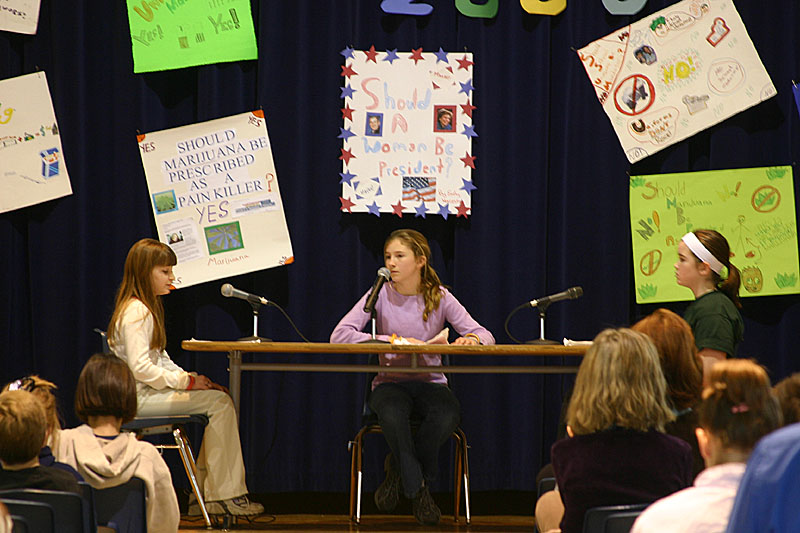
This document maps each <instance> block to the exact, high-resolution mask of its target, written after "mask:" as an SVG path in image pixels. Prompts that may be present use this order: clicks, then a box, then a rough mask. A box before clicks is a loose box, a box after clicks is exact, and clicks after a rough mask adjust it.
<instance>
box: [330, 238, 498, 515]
mask: <svg viewBox="0 0 800 533" xmlns="http://www.w3.org/2000/svg"><path fill="white" fill-rule="evenodd" d="M383 250H384V254H383V257H384V263H385V265H386V268H388V269H389V271H390V272H391V276H392V280H391V282H390V283H387V284H386V285H385V287H384V288H383V290H381V292H380V294H379V296H378V300H377V303H376V304H375V314H376V332H377V338H378V339H379V340H383V341H389V340H390V339H391V338H392V336H393V335H396V336H399V337H403V338H404V339H405V340H406V341H408V342H409V343H412V344H424V343H426V342H427V341H429V340H431V339H434V338H435V337H436V336H437V335H438V334H439V333H440V332H441V331H442V330H443V328H444V325H445V322H447V323H449V324H450V325H451V326H452V327H453V328H454V329H455V330H456V331H457V332H458V333H459V335H461V336H460V337H458V338H457V339H456V340H455V341H454V344H494V337H493V336H492V334H491V333H490V332H489V331H488V330H487V329H486V328H484V327H482V326H481V325H480V324H478V323H477V322H476V321H475V320H474V319H473V318H472V317H471V316H470V315H469V313H468V312H467V310H466V309H464V306H462V305H461V304H460V303H459V302H458V300H456V298H455V296H453V295H452V294H451V293H450V292H449V291H448V290H447V289H446V288H444V287H442V285H441V282H440V281H439V276H438V275H437V274H436V271H435V270H434V269H433V267H431V266H430V256H431V249H430V246H429V245H428V241H427V240H426V239H425V237H424V236H423V235H422V234H421V233H419V232H417V231H414V230H410V229H401V230H397V231H394V232H393V233H392V234H391V235H389V237H388V238H387V239H386V243H385V244H384V248H383ZM367 296H368V294H364V296H362V297H361V299H360V300H359V301H358V302H357V303H356V305H355V306H354V307H353V308H352V309H351V310H350V312H349V313H347V314H346V315H345V316H344V318H342V320H341V321H340V322H339V324H338V325H337V326H336V328H335V329H334V330H333V333H332V334H331V342H335V343H356V342H361V341H364V340H368V339H370V338H371V336H370V335H369V334H368V333H364V332H362V331H361V330H362V329H363V328H364V326H366V324H367V322H368V321H369V320H370V314H369V313H367V312H365V311H364V303H365V301H366V299H367ZM445 341H446V339H445ZM379 359H380V365H381V366H410V359H411V358H410V356H409V355H407V354H381V355H380V357H379ZM418 364H419V365H420V366H441V364H442V359H441V356H440V355H428V354H424V355H423V354H420V355H419V357H418ZM368 405H369V408H370V409H371V410H372V412H374V413H375V414H376V415H377V416H378V421H379V422H380V425H381V428H382V430H383V435H384V437H385V438H386V441H387V443H388V444H389V448H390V450H391V453H390V454H389V455H388V456H387V457H386V461H385V463H384V468H385V469H386V479H385V480H384V481H383V483H382V484H381V486H380V487H378V490H377V491H376V492H375V504H376V505H377V506H378V509H380V510H381V511H383V512H389V511H391V510H393V509H394V508H395V506H396V505H397V502H398V500H399V498H400V493H401V491H402V493H403V495H404V496H405V497H407V498H409V499H412V501H413V509H414V517H415V518H416V519H417V521H418V522H420V523H422V524H429V525H435V524H437V523H438V522H439V518H440V515H441V513H440V511H439V508H438V507H437V506H436V503H435V502H434V501H433V499H432V498H431V496H430V492H429V488H428V487H429V485H430V483H431V482H432V481H433V480H434V479H435V478H436V476H437V474H438V455H439V448H440V447H441V445H442V444H444V442H445V441H446V440H447V438H448V437H449V436H450V434H451V433H452V432H453V430H454V429H455V428H456V426H457V425H458V422H459V419H460V418H461V413H460V411H461V407H460V404H459V402H458V400H457V399H456V397H455V395H454V394H453V393H452V391H451V390H450V389H449V388H448V387H447V378H446V377H445V375H444V374H443V373H441V372H431V373H429V374H422V373H408V374H405V373H378V374H377V375H376V377H375V379H374V380H373V381H372V392H371V393H370V395H369V400H368ZM412 417H413V418H415V419H418V420H419V421H420V424H419V427H418V428H417V431H416V433H412V431H411V423H410V420H411V418H412ZM401 485H402V486H401Z"/></svg>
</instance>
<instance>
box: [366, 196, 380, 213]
mask: <svg viewBox="0 0 800 533" xmlns="http://www.w3.org/2000/svg"><path fill="white" fill-rule="evenodd" d="M367 209H369V212H370V214H371V215H375V216H376V217H380V216H381V208H380V207H378V204H376V203H375V200H373V201H372V203H371V204H370V205H368V206H367Z"/></svg>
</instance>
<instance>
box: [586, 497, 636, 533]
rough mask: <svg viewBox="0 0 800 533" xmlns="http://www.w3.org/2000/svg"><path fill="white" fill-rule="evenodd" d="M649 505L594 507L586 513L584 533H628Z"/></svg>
mask: <svg viewBox="0 0 800 533" xmlns="http://www.w3.org/2000/svg"><path fill="white" fill-rule="evenodd" d="M648 505H649V504H647V503H637V504H632V505H609V506H604V507H593V508H591V509H588V510H587V511H586V515H584V519H583V533H628V532H629V531H630V530H631V528H632V527H633V523H634V522H635V521H636V518H637V517H638V516H639V515H640V514H642V511H644V510H645V508H647V506H648Z"/></svg>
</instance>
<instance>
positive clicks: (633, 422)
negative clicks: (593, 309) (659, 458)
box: [567, 328, 674, 435]
mask: <svg viewBox="0 0 800 533" xmlns="http://www.w3.org/2000/svg"><path fill="white" fill-rule="evenodd" d="M666 390H667V384H666V381H665V379H664V374H663V372H662V371H661V364H660V362H659V358H658V353H657V351H656V348H655V346H654V345H653V342H652V341H651V340H650V338H649V337H648V336H647V335H645V334H643V333H639V332H637V331H633V330H631V329H627V328H619V329H606V330H604V331H602V332H600V334H598V335H597V337H595V338H594V342H593V343H592V346H591V347H589V349H588V350H587V351H586V355H585V356H584V358H583V362H582V363H581V366H580V369H579V370H578V376H577V378H576V380H575V389H574V391H573V393H572V398H571V400H570V404H569V409H568V410H567V424H569V426H570V429H571V430H572V431H573V432H574V433H575V434H577V435H585V434H588V433H595V432H597V431H603V430H606V429H610V428H612V427H615V426H617V427H623V428H628V429H634V430H638V431H647V430H649V429H652V428H655V429H657V430H659V431H663V430H664V425H665V424H666V423H667V422H670V421H672V420H673V419H674V415H673V414H672V410H671V409H670V407H669V404H668V401H667V396H666Z"/></svg>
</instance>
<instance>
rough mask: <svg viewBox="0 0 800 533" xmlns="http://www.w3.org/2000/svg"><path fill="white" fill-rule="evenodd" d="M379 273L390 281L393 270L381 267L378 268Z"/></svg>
mask: <svg viewBox="0 0 800 533" xmlns="http://www.w3.org/2000/svg"><path fill="white" fill-rule="evenodd" d="M378 275H379V276H381V277H383V278H385V279H386V281H390V280H391V279H392V273H391V271H390V270H389V269H388V268H386V267H381V268H379V269H378Z"/></svg>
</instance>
